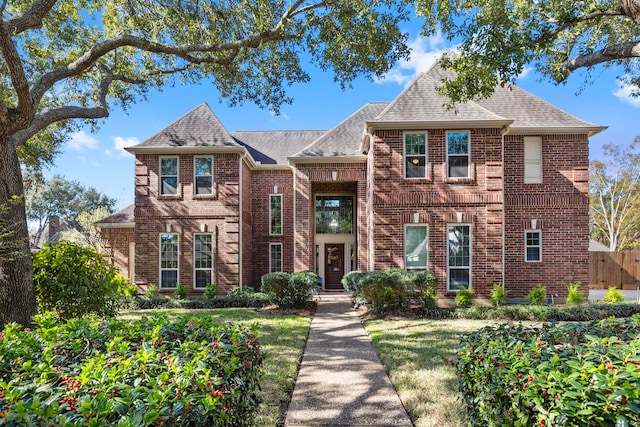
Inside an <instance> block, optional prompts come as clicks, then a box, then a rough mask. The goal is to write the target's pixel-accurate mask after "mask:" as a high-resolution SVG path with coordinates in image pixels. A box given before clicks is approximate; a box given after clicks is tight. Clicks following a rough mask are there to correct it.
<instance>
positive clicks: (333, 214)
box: [316, 196, 354, 234]
mask: <svg viewBox="0 0 640 427" xmlns="http://www.w3.org/2000/svg"><path fill="white" fill-rule="evenodd" d="M353 229H354V226H353V197H352V196H317V197H316V233H318V234H352V233H353Z"/></svg>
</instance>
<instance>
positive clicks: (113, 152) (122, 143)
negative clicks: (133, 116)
mask: <svg viewBox="0 0 640 427" xmlns="http://www.w3.org/2000/svg"><path fill="white" fill-rule="evenodd" d="M139 143H140V141H138V138H136V137H135V136H133V137H130V138H123V137H121V136H116V137H114V138H113V148H111V149H107V150H104V152H105V153H106V154H107V155H108V156H111V157H125V156H127V155H131V154H130V153H129V152H128V151H125V147H131V146H132V145H136V144H139Z"/></svg>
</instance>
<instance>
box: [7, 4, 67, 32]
mask: <svg viewBox="0 0 640 427" xmlns="http://www.w3.org/2000/svg"><path fill="white" fill-rule="evenodd" d="M56 1H57V0H36V1H34V2H33V3H31V5H30V6H29V8H27V10H25V11H24V12H22V14H21V15H19V16H14V17H12V18H9V19H8V20H7V21H6V22H5V25H6V28H7V29H8V30H9V32H10V33H11V34H13V35H15V34H20V33H22V32H24V31H26V30H28V29H31V28H40V27H41V26H42V18H44V17H45V16H46V15H47V13H49V12H50V11H51V9H52V8H53V6H55V4H56ZM4 3H6V0H3V4H4Z"/></svg>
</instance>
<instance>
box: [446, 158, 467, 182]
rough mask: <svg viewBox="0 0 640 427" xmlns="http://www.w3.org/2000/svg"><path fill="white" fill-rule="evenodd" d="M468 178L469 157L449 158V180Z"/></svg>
mask: <svg viewBox="0 0 640 427" xmlns="http://www.w3.org/2000/svg"><path fill="white" fill-rule="evenodd" d="M468 176H469V157H467V156H449V178H467V177H468Z"/></svg>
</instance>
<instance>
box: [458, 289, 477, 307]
mask: <svg viewBox="0 0 640 427" xmlns="http://www.w3.org/2000/svg"><path fill="white" fill-rule="evenodd" d="M472 305H473V292H471V291H470V290H469V289H467V288H462V289H460V290H459V291H458V293H457V294H456V306H458V307H460V308H467V307H471V306H472Z"/></svg>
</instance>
